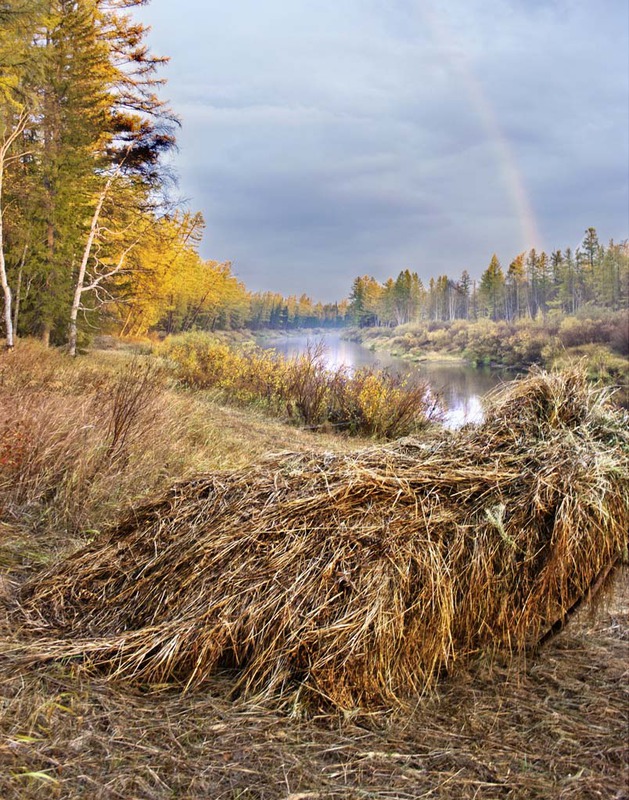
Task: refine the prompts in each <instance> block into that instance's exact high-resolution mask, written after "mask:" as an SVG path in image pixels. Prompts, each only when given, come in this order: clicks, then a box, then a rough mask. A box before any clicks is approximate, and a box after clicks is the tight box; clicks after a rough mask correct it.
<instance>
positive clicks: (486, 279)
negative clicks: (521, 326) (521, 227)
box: [350, 227, 629, 327]
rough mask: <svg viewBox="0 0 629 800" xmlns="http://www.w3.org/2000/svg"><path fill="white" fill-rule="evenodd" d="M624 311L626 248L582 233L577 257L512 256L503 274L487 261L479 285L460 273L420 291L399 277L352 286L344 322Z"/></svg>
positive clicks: (628, 272)
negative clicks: (595, 310) (348, 307)
mask: <svg viewBox="0 0 629 800" xmlns="http://www.w3.org/2000/svg"><path fill="white" fill-rule="evenodd" d="M628 303H629V244H628V243H627V242H626V241H625V242H621V243H616V242H614V241H613V240H612V241H610V242H609V243H608V245H607V246H605V245H603V244H601V243H600V242H599V238H598V233H597V231H596V229H595V228H593V227H591V228H588V229H587V231H586V232H585V236H584V238H583V242H582V243H581V245H580V247H578V248H577V249H576V251H574V252H573V251H572V249H571V248H570V247H567V248H566V249H565V250H563V251H562V250H555V251H553V252H552V253H551V254H550V256H549V255H548V254H547V253H545V252H541V253H538V252H537V251H536V250H535V249H531V250H529V251H528V252H523V253H520V254H518V255H517V256H516V257H515V258H514V259H513V260H512V261H511V263H510V264H509V267H508V269H507V270H506V272H505V270H504V269H503V268H502V265H501V264H500V261H499V260H498V257H497V256H496V254H495V253H494V255H493V256H492V258H491V261H490V263H489V266H488V267H487V269H486V270H485V271H484V272H483V273H482V275H481V277H480V280H475V279H473V278H472V277H471V276H470V273H469V272H468V271H467V270H463V272H462V274H461V276H460V278H459V279H453V278H452V277H450V276H448V275H440V276H439V277H438V278H436V279H435V278H431V279H430V281H429V283H428V286H424V284H423V282H422V280H421V278H419V276H418V274H417V272H411V271H410V270H408V269H406V270H403V271H402V272H400V273H399V275H398V276H397V278H396V279H393V278H389V279H388V280H387V281H385V282H384V283H380V282H378V281H377V280H375V279H374V278H372V277H370V276H367V275H366V276H363V277H358V278H356V279H355V280H354V283H353V286H352V292H351V304H350V314H351V317H352V320H353V321H354V322H355V324H357V325H359V326H360V327H368V326H378V325H387V326H396V325H404V324H407V323H418V322H423V321H441V322H451V321H453V320H456V319H462V320H478V319H483V318H485V319H490V320H492V321H494V322H496V321H498V320H507V321H514V320H520V319H535V318H537V317H541V318H542V319H546V317H547V316H548V314H549V313H554V314H555V315H558V314H559V315H562V316H563V315H565V316H572V315H575V314H577V313H578V312H580V311H583V310H584V309H592V308H599V309H608V310H610V311H618V310H620V309H625V308H626V307H627V304H628Z"/></svg>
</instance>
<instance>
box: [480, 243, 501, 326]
mask: <svg viewBox="0 0 629 800" xmlns="http://www.w3.org/2000/svg"><path fill="white" fill-rule="evenodd" d="M479 296H480V300H481V303H482V304H483V307H484V309H485V312H486V313H488V314H489V316H490V317H491V319H493V320H497V319H501V318H502V317H504V302H505V276H504V273H503V271H502V267H501V266H500V261H499V260H498V256H497V255H496V254H495V253H494V254H493V256H492V257H491V261H490V262H489V266H488V267H487V269H486V270H485V272H484V273H483V275H482V277H481V281H480V287H479Z"/></svg>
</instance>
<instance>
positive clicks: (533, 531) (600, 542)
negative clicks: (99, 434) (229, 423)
mask: <svg viewBox="0 0 629 800" xmlns="http://www.w3.org/2000/svg"><path fill="white" fill-rule="evenodd" d="M626 423H627V417H626V415H624V414H623V413H622V412H619V411H617V410H615V409H614V408H613V406H612V405H611V404H610V402H609V398H608V397H607V395H606V394H605V393H604V392H602V391H601V390H598V389H594V388H592V387H591V386H590V385H589V384H588V382H587V380H586V377H585V376H584V374H583V373H582V372H579V371H573V372H570V373H565V374H561V375H549V374H546V373H541V372H539V373H535V374H533V375H531V376H529V377H528V378H526V379H524V380H521V381H518V382H516V383H514V384H512V385H510V386H509V387H507V388H506V390H505V391H504V392H503V393H502V394H501V395H499V396H497V397H495V398H494V399H493V401H492V402H491V404H490V407H489V409H488V413H487V419H486V422H485V423H484V424H483V425H482V426H480V427H478V428H468V429H465V430H463V431H461V432H459V433H458V434H456V435H453V436H452V437H451V438H444V437H443V436H441V437H436V438H434V439H433V440H431V441H427V442H426V441H424V442H420V441H415V440H401V441H400V442H398V443H396V444H394V445H390V446H385V447H378V448H373V449H370V450H367V451H365V452H363V453H361V454H359V455H357V456H356V455H352V456H340V455H325V454H319V453H308V454H293V453H283V454H281V455H277V456H273V457H270V458H268V459H267V460H265V461H263V462H261V463H259V464H258V465H257V466H255V467H253V468H248V469H245V470H241V471H238V472H234V473H231V474H227V475H213V476H209V477H205V478H202V479H199V480H193V481H186V482H182V483H179V484H177V485H175V486H173V487H172V488H171V489H170V490H169V491H168V492H167V493H166V494H164V495H163V496H162V497H160V498H158V499H156V500H154V501H153V502H150V503H147V504H145V505H143V506H142V507H140V508H137V509H136V510H134V511H133V512H131V513H129V514H128V515H127V516H126V517H125V518H123V519H122V520H121V521H120V522H119V523H118V524H116V525H115V526H113V527H112V528H111V530H109V532H108V533H107V534H106V535H105V536H104V537H103V538H101V539H99V540H98V541H97V542H95V543H94V544H92V545H91V546H89V547H87V548H86V549H84V550H82V551H81V552H79V553H77V554H76V555H74V556H72V557H71V558H69V559H67V560H65V561H63V562H61V563H60V564H58V565H57V566H56V567H55V568H53V569H52V570H51V571H49V572H48V573H47V574H44V575H42V576H41V577H39V578H37V579H35V580H33V581H32V582H31V583H30V584H28V585H26V586H25V588H24V590H23V592H22V596H21V605H22V610H23V612H24V613H25V614H26V616H27V618H28V620H29V624H30V626H31V627H33V626H34V627H36V628H38V629H39V631H40V632H42V633H46V634H48V635H51V633H52V632H53V631H54V632H55V635H56V636H57V640H56V642H53V641H52V639H49V640H47V641H46V642H44V643H40V644H39V645H38V652H39V657H55V656H61V655H63V656H66V657H67V656H82V657H85V658H86V659H87V661H88V663H90V664H92V665H94V666H98V667H101V668H106V669H107V670H108V671H109V672H110V673H111V674H112V675H114V676H124V677H126V678H132V679H134V680H136V681H140V682H149V683H163V682H168V681H181V682H183V684H185V686H186V687H192V686H198V685H200V684H202V683H203V682H204V681H205V680H207V679H208V677H209V676H211V675H212V674H213V673H215V672H216V671H217V670H221V669H225V668H228V669H234V691H236V692H244V693H246V694H259V693H263V694H266V695H267V696H271V695H272V696H274V697H276V698H277V697H279V698H280V699H283V700H286V701H287V702H294V701H295V699H296V698H297V697H301V698H303V699H305V700H307V701H308V702H310V703H314V704H315V705H323V706H326V705H327V706H330V705H331V706H337V707H341V708H351V707H355V706H363V707H381V706H387V705H392V704H397V703H399V702H400V701H402V700H403V699H404V698H405V697H408V696H409V695H412V694H414V693H416V692H421V691H423V690H424V689H425V688H426V687H427V686H428V685H430V683H431V682H432V681H433V680H434V679H435V678H436V677H437V676H438V675H439V674H440V673H442V672H444V671H448V670H450V669H451V668H452V667H453V665H454V664H455V662H456V661H457V660H463V659H466V658H468V657H469V656H470V655H472V654H474V653H477V652H479V651H481V650H483V649H486V648H489V647H494V646H499V647H506V648H510V649H511V650H513V651H520V650H522V649H523V648H526V647H528V646H530V645H532V644H535V643H536V642H538V641H539V640H540V638H541V637H542V636H543V635H544V634H545V633H546V632H547V631H548V629H549V628H551V626H553V625H554V624H555V623H556V622H557V620H559V619H561V618H562V617H563V616H564V615H565V614H566V612H567V611H568V610H569V609H570V608H571V607H572V605H573V604H574V603H575V602H576V601H578V600H579V599H580V598H582V597H583V596H584V595H585V594H586V593H587V592H588V589H589V587H591V586H592V585H593V583H594V582H595V581H596V579H597V576H598V575H599V574H600V573H601V572H602V571H604V570H606V569H608V568H609V567H610V565H613V564H615V563H616V562H618V561H619V560H620V559H621V558H622V556H623V552H626V547H627V529H628V527H629V489H628V481H627V478H628V476H629V434H628V433H627V426H626ZM59 635H61V637H62V638H59Z"/></svg>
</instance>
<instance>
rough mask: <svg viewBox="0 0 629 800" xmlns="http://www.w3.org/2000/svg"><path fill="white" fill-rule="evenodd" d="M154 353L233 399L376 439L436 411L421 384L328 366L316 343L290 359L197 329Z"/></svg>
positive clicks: (416, 424)
mask: <svg viewBox="0 0 629 800" xmlns="http://www.w3.org/2000/svg"><path fill="white" fill-rule="evenodd" d="M161 352H162V353H163V354H164V355H165V356H166V357H167V358H168V360H169V361H170V363H171V365H172V368H173V370H174V371H175V375H176V376H177V377H178V378H179V379H180V380H181V381H182V382H183V383H185V384H186V385H188V386H192V387H197V388H204V389H207V388H215V389H217V390H219V391H220V392H222V393H223V395H224V396H225V397H226V398H227V399H229V400H232V401H236V402H240V403H245V404H251V403H258V404H261V405H263V406H264V407H265V408H266V409H267V410H268V411H271V412H272V413H275V414H280V415H285V416H287V417H288V419H289V420H291V421H293V422H296V423H299V424H302V425H306V426H307V427H311V428H322V427H325V426H326V425H329V424H331V425H333V426H334V427H335V428H336V429H337V430H342V431H347V432H349V433H351V434H361V435H367V436H376V437H383V438H394V437H397V436H403V435H406V434H408V433H411V432H413V431H416V430H418V429H419V428H420V427H422V426H424V425H426V424H427V423H428V422H429V421H430V420H432V419H435V418H436V417H437V409H436V407H435V403H434V401H433V400H431V399H430V397H429V395H428V391H427V386H426V385H424V384H417V385H416V384H411V383H409V382H408V381H405V380H402V379H401V378H398V377H396V376H394V375H391V374H389V373H387V372H384V371H381V370H374V369H367V370H359V371H358V372H356V373H354V374H353V375H352V374H350V373H349V371H348V370H347V369H346V368H344V367H341V368H337V369H334V370H331V369H328V368H327V366H326V364H325V351H324V348H323V347H322V346H321V345H313V346H311V347H309V348H308V349H307V350H306V352H305V353H303V354H302V355H301V356H299V357H297V358H294V359H292V360H286V359H283V358H282V357H281V356H279V355H278V354H277V353H275V352H273V351H268V350H261V349H258V348H255V349H251V350H248V351H246V352H239V351H236V350H232V349H230V348H228V347H226V346H224V345H218V344H216V343H215V342H213V341H212V339H211V338H210V337H208V336H207V335H204V334H187V335H185V336H178V337H173V338H172V339H167V340H166V341H165V342H164V345H163V347H162V350H161Z"/></svg>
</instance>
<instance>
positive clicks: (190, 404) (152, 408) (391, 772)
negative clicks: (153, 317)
mask: <svg viewBox="0 0 629 800" xmlns="http://www.w3.org/2000/svg"><path fill="white" fill-rule="evenodd" d="M13 356H18V359H20V358H21V359H22V361H17V360H15V361H13V362H11V364H10V366H9V367H7V362H6V361H4V362H2V363H1V364H0V372H1V380H0V404H1V406H2V415H3V416H2V419H3V421H4V425H5V428H4V434H3V440H2V444H3V448H4V449H3V451H2V458H3V461H2V467H1V469H2V472H1V473H0V581H1V582H0V597H1V598H2V600H3V603H2V616H1V619H0V625H1V633H2V643H1V645H0V647H1V652H0V734H1V736H2V739H1V740H0V796H1V797H3V798H5V797H6V798H42V797H53V798H54V797H59V798H96V799H100V798H103V799H104V798H125V799H126V800H129V799H130V798H147V799H148V798H217V800H254V799H255V800H266V799H267V798H268V799H269V800H271V799H273V800H275V799H276V798H277V799H278V800H279V799H280V798H284V800H317V799H318V798H321V799H323V798H325V800H332V799H333V798H334V799H336V798H338V799H339V800H340V799H341V798H343V799H344V800H350V799H351V800H354V798H355V799H356V800H362V798H391V799H392V798H398V800H405V799H406V798H417V799H419V798H464V799H467V798H470V799H471V798H513V799H515V798H518V799H521V800H525V799H527V798H539V799H540V800H541V799H542V798H570V799H574V800H581V799H582V798H583V799H585V800H589V799H590V798H591V799H592V800H594V798H597V799H598V798H614V799H615V800H624V799H625V798H627V797H629V792H628V788H627V787H628V779H629V750H628V745H627V735H626V734H627V729H628V725H629V692H628V688H627V687H628V682H627V673H628V661H629V590H628V583H629V582H628V578H627V574H626V572H625V573H619V574H617V575H616V580H615V583H614V584H613V585H611V586H609V587H608V590H607V592H606V593H605V595H604V596H603V597H601V598H599V603H598V604H597V606H596V607H595V608H589V607H587V606H585V607H583V608H582V610H581V611H580V612H579V614H578V615H577V616H575V617H574V618H573V619H572V620H571V622H570V623H569V625H568V626H567V628H566V629H565V630H564V631H563V632H562V633H561V634H559V635H558V636H557V637H555V638H554V639H552V640H551V641H550V642H548V643H547V644H546V645H544V647H543V648H542V649H541V651H540V652H539V653H537V654H536V655H534V656H529V658H528V659H527V660H524V659H521V658H520V659H516V660H510V661H509V662H506V661H505V662H503V661H501V660H499V659H498V657H494V658H491V659H490V658H488V657H486V658H478V659H476V660H472V661H471V662H470V663H468V664H467V665H466V666H465V667H464V668H460V669H458V670H456V671H455V672H454V674H453V675H452V676H451V677H449V678H447V679H445V680H442V681H440V682H439V683H438V684H437V686H436V687H435V688H433V689H431V690H430V691H429V692H427V693H425V694H424V695H423V696H418V697H416V698H415V699H414V700H413V702H412V703H411V706H410V707H405V708H404V709H398V710H395V711H390V712H386V713H385V712H379V713H366V712H361V711H358V710H357V711H355V712H352V713H327V714H320V715H318V716H314V717H312V716H310V717H308V716H304V714H303V710H302V709H301V708H300V707H298V706H295V708H294V709H293V710H292V712H291V710H288V711H286V710H284V711H282V712H281V713H280V712H279V711H277V710H274V709H273V708H272V706H271V705H268V704H267V705H264V706H262V705H260V704H256V702H255V701H252V700H245V699H242V698H240V699H235V700H233V699H232V700H230V699H228V696H229V693H230V688H231V680H230V676H229V675H225V674H218V675H216V676H215V677H214V678H213V679H212V680H211V681H210V682H209V683H208V684H207V685H206V686H205V687H204V688H203V690H202V691H201V690H199V691H191V692H189V693H187V694H182V693H181V692H180V691H178V690H177V689H176V688H173V687H172V686H166V685H163V686H155V685H153V686H150V687H149V686H141V685H140V686H138V685H137V684H136V685H132V684H124V683H120V682H110V681H107V680H106V678H105V676H99V675H96V676H94V675H89V674H87V673H86V672H85V671H84V670H82V669H80V668H79V665H78V664H74V663H73V662H72V661H67V660H66V661H58V662H54V663H46V664H40V665H35V664H32V665H29V666H25V665H24V661H23V660H20V659H18V658H16V657H15V654H14V651H13V649H12V644H13V641H14V638H15V635H16V633H17V631H16V630H15V625H16V622H15V620H16V614H15V608H14V607H13V601H14V598H15V597H16V591H17V589H18V587H19V586H20V585H21V584H22V582H23V581H24V580H25V579H26V578H27V577H29V576H33V575H35V574H36V573H37V572H38V571H39V570H40V569H41V567H42V566H45V565H48V564H50V563H51V562H52V561H55V560H56V559H58V558H59V557H60V556H63V555H65V554H67V553H68V552H71V551H72V550H74V549H76V548H77V547H78V546H80V545H82V544H84V543H85V542H86V541H88V540H89V539H90V538H92V537H93V536H95V535H96V534H95V532H94V531H96V530H98V529H100V527H101V526H102V525H103V524H105V523H106V522H107V520H109V519H111V517H112V515H115V514H116V513H117V512H118V511H119V510H120V508H122V507H124V506H125V505H128V504H129V503H134V502H137V500H138V499H139V498H141V497H143V496H145V495H146V494H150V493H152V492H154V491H156V490H160V489H161V488H162V487H163V486H165V485H167V484H168V483H169V482H170V481H172V480H173V479H179V478H186V477H189V476H191V475H193V474H196V473H197V472H206V471H215V470H221V469H229V470H231V469H234V468H239V467H243V466H245V465H247V464H250V463H251V462H253V461H256V460H257V459H258V458H259V457H260V456H261V455H263V454H265V453H268V452H269V451H281V450H286V449H290V450H292V451H299V450H309V451H313V450H319V451H330V452H336V453H339V452H342V453H349V452H354V451H360V450H361V448H363V447H364V446H365V445H364V443H361V442H360V441H359V440H353V441H350V440H348V439H345V438H343V437H338V436H334V437H331V436H324V435H316V436H315V435H314V434H311V433H308V432H306V431H301V430H298V429H295V428H291V427H287V426H285V425H282V424H281V423H279V422H276V421H270V420H269V419H267V418H266V417H263V416H262V415H259V414H256V413H253V412H249V411H244V410H242V409H234V408H230V407H225V406H220V405H217V404H216V403H215V402H213V400H212V398H211V397H210V396H208V395H207V394H205V393H194V392H180V391H176V390H175V389H173V388H171V387H170V385H169V384H168V382H167V381H166V382H163V378H162V377H160V376H158V375H153V374H151V380H150V381H149V382H146V383H145V393H143V394H141V395H140V400H141V402H138V403H137V404H136V405H133V404H132V409H135V411H134V412H133V414H131V417H132V424H131V423H130V426H129V427H128V428H127V429H124V430H125V431H126V432H124V436H123V435H122V434H121V429H120V426H118V429H116V427H115V425H113V422H114V421H115V420H116V419H118V418H119V416H120V415H119V414H118V413H117V411H116V403H115V402H114V403H113V405H107V403H104V402H103V401H102V398H104V397H110V398H112V397H117V398H118V401H117V402H118V403H119V404H120V403H122V404H123V407H124V408H126V409H127V411H129V408H130V406H129V397H130V395H129V393H128V392H127V394H125V393H124V391H123V389H124V387H125V386H127V387H128V382H127V383H125V380H126V379H125V375H128V373H126V372H125V369H126V367H125V365H124V364H123V363H122V361H121V362H119V360H118V359H119V356H117V355H115V354H112V355H111V356H109V357H107V358H105V357H104V356H99V357H98V358H97V359H92V360H90V359H86V360H84V361H82V362H79V364H74V365H72V364H70V365H68V363H67V362H65V361H61V360H57V358H58V357H57V355H55V354H43V353H42V352H41V351H39V350H38V349H34V350H31V351H28V352H27V351H26V350H25V351H24V353H23V354H19V353H17V352H16V353H15V354H13ZM13 356H10V357H11V358H12V357H13ZM123 360H124V359H123ZM16 365H17V366H19V369H16ZM29 365H30V366H29ZM134 369H137V368H136V367H134ZM134 374H135V375H136V378H137V377H138V373H137V372H136V373H134ZM121 375H122V377H121ZM142 375H143V373H140V377H142ZM116 392H117V394H116ZM132 395H133V393H131V396H132ZM16 398H17V399H18V400H19V402H17V401H16ZM95 398H97V399H96V400H95ZM98 398H100V401H98ZM125 398H126V399H125ZM112 402H113V401H112ZM53 414H57V415H59V416H58V417H55V416H53ZM20 415H22V422H24V421H25V420H27V421H28V422H29V427H26V425H25V424H24V425H23V427H22V428H19V425H18V423H19V422H20ZM24 415H30V416H28V417H26V416H24ZM42 415H43V417H42ZM70 417H72V419H73V420H74V422H75V423H77V424H78V422H80V425H79V426H78V429H79V430H80V435H79V434H76V429H77V424H74V425H69V426H68V427H65V428H64V427H63V425H60V424H58V423H60V422H61V420H67V419H69V418H70ZM125 419H127V417H125ZM38 420H39V422H40V423H41V425H40V426H39V427H37V426H36V425H35V422H37V421H38ZM9 422H11V424H12V425H13V427H15V426H16V425H18V429H20V430H22V429H23V430H24V431H25V432H32V431H33V430H35V429H37V430H38V431H39V432H40V437H39V439H38V441H37V447H34V446H31V448H30V449H28V448H27V447H26V443H28V441H31V440H28V437H27V438H26V439H25V438H20V437H18V438H17V439H11V442H12V444H11V447H9V446H8V445H7V442H8V441H9V438H8V434H7V431H9V430H12V429H13V428H10V427H9V425H8V423H9ZM112 425H113V427H112ZM116 430H117V431H118V433H117V434H116ZM59 431H61V434H60V435H57V434H58V432H59ZM75 434H76V435H75ZM112 437H113V438H112ZM112 442H113V448H114V449H113V450H112ZM31 445H33V442H32V441H31ZM38 448H39V449H38ZM148 450H150V451H151V452H150V453H148V452H147V451H148ZM103 451H104V452H106V453H107V452H108V453H109V456H111V454H112V453H114V455H115V459H113V460H112V459H111V458H109V456H108V458H109V460H108V461H107V462H102V461H98V458H99V457H100V456H101V455H102V452H103ZM42 453H44V454H45V458H42V457H41V455H42ZM53 464H54V465H56V468H55V469H52V468H51V465H53ZM38 470H39V471H38ZM18 479H19V480H18ZM112 487H114V488H115V491H114V490H112Z"/></svg>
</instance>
